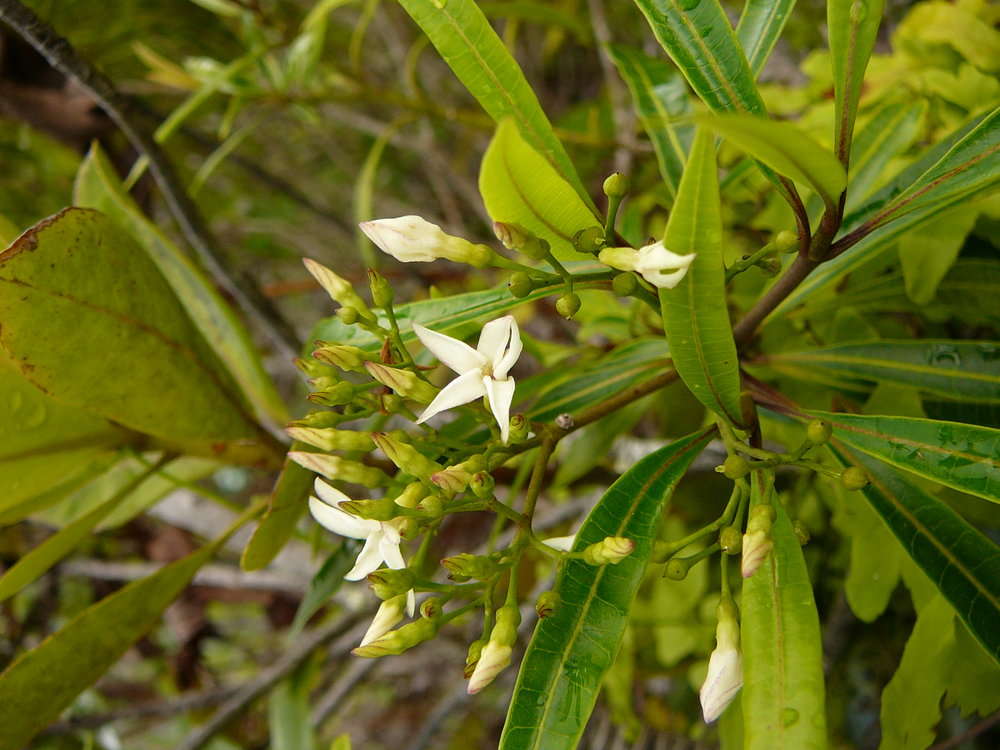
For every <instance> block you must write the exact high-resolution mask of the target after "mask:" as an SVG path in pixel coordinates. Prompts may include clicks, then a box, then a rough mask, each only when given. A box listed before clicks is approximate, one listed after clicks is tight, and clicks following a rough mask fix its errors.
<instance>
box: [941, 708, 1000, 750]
mask: <svg viewBox="0 0 1000 750" xmlns="http://www.w3.org/2000/svg"><path fill="white" fill-rule="evenodd" d="M997 723H1000V711H997V712H995V713H993V714H991V715H989V716H987V717H986V718H985V719H983V720H982V721H981V722H979V723H978V724H976V725H975V726H972V727H969V728H968V729H966V730H965V731H964V732H962V733H961V734H959V735H956V736H955V737H950V738H948V739H946V740H945V741H944V742H939V743H938V744H936V745H932V746H931V748H930V750H949V748H953V747H958V746H959V745H961V744H962V743H963V742H967V741H968V740H971V739H972V738H973V737H976V736H978V735H980V734H982V733H983V732H985V731H986V730H987V729H989V728H991V727H992V726H994V725H995V724H997Z"/></svg>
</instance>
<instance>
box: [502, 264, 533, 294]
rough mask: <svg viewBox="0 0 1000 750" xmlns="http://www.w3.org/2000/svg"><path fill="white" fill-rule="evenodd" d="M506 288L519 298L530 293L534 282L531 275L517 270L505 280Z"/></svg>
mask: <svg viewBox="0 0 1000 750" xmlns="http://www.w3.org/2000/svg"><path fill="white" fill-rule="evenodd" d="M507 288H508V289H510V293H511V294H513V295H514V296H515V297H517V298H518V299H521V298H522V297H527V296H528V295H529V294H531V292H532V291H533V290H534V288H535V284H534V282H533V281H532V280H531V277H530V276H528V274H526V273H525V272H524V271H517V272H516V273H513V274H511V277H510V280H509V281H508V282H507Z"/></svg>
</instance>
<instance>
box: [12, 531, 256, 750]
mask: <svg viewBox="0 0 1000 750" xmlns="http://www.w3.org/2000/svg"><path fill="white" fill-rule="evenodd" d="M248 516H249V512H248V513H247V514H245V515H244V516H243V517H241V518H240V519H238V520H237V521H236V522H235V523H234V524H233V526H232V527H230V529H229V530H227V531H226V533H225V534H223V535H222V536H221V537H219V538H218V539H216V540H215V541H213V542H212V543H211V544H207V545H205V546H204V547H202V548H201V549H199V550H197V551H195V552H193V553H191V554H190V555H188V556H187V557H184V558H182V559H180V560H178V561H177V562H173V563H170V564H169V565H165V566H164V567H163V568H161V569H160V570H159V571H157V572H156V573H154V574H153V575H151V576H149V577H148V578H143V579H141V580H138V581H134V582H133V583H130V584H129V585H127V586H125V587H124V588H122V589H120V590H119V591H117V592H115V593H114V594H112V595H111V596H108V597H105V598H104V599H102V600H101V601H99V602H98V603H97V604H94V605H93V606H91V607H88V608H87V609H85V610H84V611H83V612H81V613H80V614H79V615H77V616H76V617H75V618H74V619H72V620H70V621H69V622H68V623H67V624H66V625H64V626H63V627H62V629H60V630H59V631H58V632H56V633H55V634H54V635H52V636H50V637H49V638H47V639H46V640H44V641H42V643H41V644H40V645H39V646H37V647H35V648H34V649H32V650H31V651H28V652H26V653H24V654H22V655H21V656H20V657H18V658H17V659H16V660H15V661H14V662H13V663H11V664H10V666H8V667H7V669H6V670H4V672H3V673H2V674H0V705H2V706H3V707H4V714H5V719H4V731H3V733H2V734H0V750H21V748H23V747H24V746H25V744H26V743H27V742H28V741H29V740H30V739H31V738H32V737H33V736H34V735H35V734H37V733H38V732H39V731H41V730H42V729H44V728H45V727H46V726H48V725H49V724H51V723H52V722H53V721H54V720H55V719H56V718H57V717H58V716H59V714H60V713H62V711H63V709H65V708H66V707H67V706H68V705H69V704H70V703H71V702H72V701H73V699H74V698H76V696H77V695H79V694H80V692H82V691H83V690H84V689H86V688H87V686H89V685H91V684H93V683H94V682H95V681H97V679H98V678H99V677H100V676H101V675H102V674H104V672H105V671H107V670H108V669H109V668H110V667H111V666H112V665H113V664H114V663H115V662H117V661H118V660H119V659H120V658H121V657H122V655H123V654H124V653H125V652H126V651H128V649H129V648H130V647H131V646H132V644H133V643H135V642H136V641H137V640H139V638H141V637H142V636H143V635H145V634H146V633H147V632H149V630H150V629H151V628H152V627H153V626H154V625H155V624H156V622H157V620H159V618H160V615H161V614H162V613H163V610H165V609H166V608H167V606H169V604H170V603H171V602H172V601H173V600H174V599H175V598H176V597H177V595H178V594H180V592H181V591H182V590H183V589H184V587H185V586H187V585H188V583H189V582H190V581H191V579H192V578H193V577H194V574H195V573H196V572H197V571H198V569H199V568H200V567H201V566H202V565H204V564H205V562H207V561H208V559H209V558H210V557H211V556H212V555H213V554H214V553H215V552H216V550H217V549H218V548H219V547H220V546H221V545H222V544H224V543H225V541H226V540H227V539H228V538H229V537H230V535H231V534H232V533H233V532H234V531H236V529H237V528H239V526H241V525H242V524H243V523H244V522H245V520H246V518H247V517H248Z"/></svg>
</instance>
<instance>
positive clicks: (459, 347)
mask: <svg viewBox="0 0 1000 750" xmlns="http://www.w3.org/2000/svg"><path fill="white" fill-rule="evenodd" d="M413 332H414V333H416V334H417V337H418V338H419V339H420V340H421V341H422V342H423V344H424V346H426V347H427V348H428V349H430V350H431V353H433V354H434V356H436V357H437V358H438V359H439V360H441V361H442V362H443V363H444V364H446V365H447V366H448V367H450V368H451V369H452V370H454V371H455V372H457V373H458V377H457V378H455V379H454V380H452V381H451V382H450V383H448V385H446V386H445V387H444V388H442V389H441V392H440V393H439V394H438V395H437V396H436V397H435V398H434V400H433V401H431V402H430V404H428V406H427V408H426V409H424V413H423V414H421V415H420V418H419V419H418V420H417V424H420V423H421V422H426V421H427V420H428V419H430V418H431V417H433V416H434V415H435V414H439V413H440V412H442V411H445V410H446V409H451V408H453V407H455V406H460V405H462V404H467V403H469V402H470V401H475V400H476V399H477V398H482V397H483V396H486V399H487V400H488V401H489V403H490V409H491V410H492V411H493V416H494V417H496V420H497V424H498V425H500V438H501V440H503V442H504V443H505V444H506V442H507V438H508V436H509V433H510V404H511V401H513V400H514V378H510V377H507V373H508V372H510V368H511V367H513V366H514V363H515V362H517V358H518V357H519V356H521V333H520V331H518V328H517V321H515V320H514V318H513V316H511V315H505V316H504V317H502V318H498V319H497V320H493V321H490V322H489V323H487V324H486V325H485V326H483V331H482V333H481V334H480V335H479V344H478V345H477V346H476V348H475V349H473V348H472V347H471V346H469V345H468V344H466V343H464V342H462V341H459V340H458V339H453V338H452V337H451V336H445V335H444V334H443V333H437V332H435V331H432V330H430V329H429V328H424V327H423V326H422V325H420V324H419V323H414V324H413Z"/></svg>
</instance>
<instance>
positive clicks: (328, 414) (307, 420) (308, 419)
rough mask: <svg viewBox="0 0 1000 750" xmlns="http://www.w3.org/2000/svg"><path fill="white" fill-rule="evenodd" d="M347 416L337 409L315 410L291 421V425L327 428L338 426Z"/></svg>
mask: <svg viewBox="0 0 1000 750" xmlns="http://www.w3.org/2000/svg"><path fill="white" fill-rule="evenodd" d="M345 419H347V417H345V416H344V415H343V414H338V413H337V412H335V411H313V412H309V413H308V414H306V415H304V416H302V417H299V418H298V419H296V420H295V421H293V422H289V424H288V426H289V427H315V428H317V429H326V428H329V427H336V426H337V425H339V424H340V423H341V422H343V421H344V420H345Z"/></svg>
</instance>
